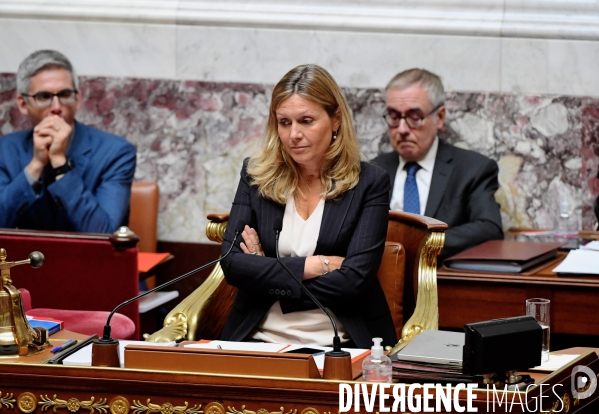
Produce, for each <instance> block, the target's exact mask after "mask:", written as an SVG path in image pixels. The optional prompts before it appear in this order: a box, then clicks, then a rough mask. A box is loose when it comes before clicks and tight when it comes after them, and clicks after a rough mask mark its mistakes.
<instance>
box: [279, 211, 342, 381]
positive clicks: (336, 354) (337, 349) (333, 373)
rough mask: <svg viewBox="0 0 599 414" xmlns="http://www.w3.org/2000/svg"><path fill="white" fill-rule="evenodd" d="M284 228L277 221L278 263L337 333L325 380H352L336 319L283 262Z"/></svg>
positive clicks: (325, 358) (326, 365)
mask: <svg viewBox="0 0 599 414" xmlns="http://www.w3.org/2000/svg"><path fill="white" fill-rule="evenodd" d="M282 227H283V223H282V221H281V220H280V219H278V220H276V221H275V252H276V254H277V262H279V264H280V265H281V266H282V267H283V269H285V271H286V272H287V273H288V274H289V276H291V278H292V279H293V280H295V282H296V283H297V284H298V285H299V286H300V288H301V289H302V290H303V291H304V293H305V294H306V295H307V296H308V297H309V298H310V299H311V300H312V302H314V303H315V304H316V306H318V307H319V308H320V309H321V310H322V311H323V312H324V314H325V315H327V316H328V317H329V319H330V320H331V324H332V325H333V331H334V332H335V336H333V350H332V351H328V352H326V353H325V354H324V372H323V378H324V379H338V380H348V381H349V380H352V379H353V375H352V369H351V354H350V353H349V352H347V351H343V350H342V349H341V339H340V338H339V333H338V331H337V323H335V319H333V316H331V314H330V313H329V312H328V311H327V310H326V309H325V307H324V306H323V305H322V303H320V301H319V300H318V299H316V297H315V296H314V295H313V294H312V292H310V290H309V289H308V288H307V287H305V286H304V284H303V283H302V282H300V281H299V280H297V279H296V278H295V276H294V275H293V272H292V271H291V269H289V267H287V265H286V264H285V263H283V261H282V260H281V256H280V255H279V233H280V231H281V228H282Z"/></svg>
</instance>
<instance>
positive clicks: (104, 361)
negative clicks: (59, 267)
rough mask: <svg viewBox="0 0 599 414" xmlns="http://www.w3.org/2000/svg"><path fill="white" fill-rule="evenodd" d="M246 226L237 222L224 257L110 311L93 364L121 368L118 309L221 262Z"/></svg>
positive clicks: (95, 344)
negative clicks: (115, 324)
mask: <svg viewBox="0 0 599 414" xmlns="http://www.w3.org/2000/svg"><path fill="white" fill-rule="evenodd" d="M244 226H245V224H243V222H242V221H241V220H240V221H239V223H237V227H236V230H235V236H234V237H233V241H232V242H231V247H229V250H228V251H227V252H226V253H225V254H224V255H223V256H222V257H219V258H218V259H216V260H213V261H211V262H210V263H206V264H205V265H203V266H200V267H198V268H197V269H194V270H192V271H190V272H187V273H185V274H184V275H181V276H179V277H176V278H175V279H173V280H169V281H168V282H166V283H163V284H162V285H160V286H156V287H155V288H153V289H150V290H148V291H145V292H142V293H140V294H139V295H137V296H135V297H133V298H131V299H128V300H126V301H125V302H123V303H121V304H119V305H118V306H117V307H116V308H114V310H113V311H112V312H110V315H108V319H107V320H106V325H104V331H103V334H102V338H98V339H94V341H93V345H92V366H93V367H116V368H119V367H120V366H121V362H120V358H119V341H118V340H116V339H114V338H112V337H111V336H110V331H111V327H110V320H111V319H112V315H114V314H115V313H116V311H118V310H119V309H120V308H122V307H123V306H126V305H128V304H130V303H131V302H134V301H136V300H138V299H139V298H142V297H144V296H146V295H149V294H150V293H152V292H155V291H157V290H159V289H162V288H165V287H167V286H170V285H172V284H173V283H177V282H178V281H180V280H183V279H185V278H186V277H189V276H191V275H194V274H196V273H198V272H200V271H202V270H204V269H206V268H207V267H209V266H212V265H214V264H216V263H218V262H220V261H221V260H222V259H224V258H225V257H227V256H228V255H229V253H231V250H233V246H235V241H236V240H237V237H238V236H239V233H241V232H242V231H243V228H244Z"/></svg>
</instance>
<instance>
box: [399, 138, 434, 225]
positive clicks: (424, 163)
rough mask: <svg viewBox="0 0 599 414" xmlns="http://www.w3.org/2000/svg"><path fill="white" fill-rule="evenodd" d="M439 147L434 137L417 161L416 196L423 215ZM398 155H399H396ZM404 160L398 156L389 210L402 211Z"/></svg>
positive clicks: (404, 176) (406, 174) (404, 180)
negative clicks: (426, 151)
mask: <svg viewBox="0 0 599 414" xmlns="http://www.w3.org/2000/svg"><path fill="white" fill-rule="evenodd" d="M438 148H439V138H438V137H435V140H434V141H433V145H431V148H430V149H429V150H428V153H427V154H426V155H425V157H424V159H422V160H421V161H418V165H420V167H421V168H420V169H419V170H418V171H417V172H416V184H417V185H418V198H419V199H420V214H421V215H424V212H425V211H426V202H427V200H428V193H429V191H430V189H431V181H432V179H433V168H434V167H435V158H437V149H438ZM398 156H399V155H398ZM405 165H406V160H404V159H403V158H401V156H399V166H398V167H397V174H395V182H394V183H393V195H392V196H391V210H397V211H403V187H404V185H405V183H406V177H407V176H408V173H407V171H406V170H405V169H404V166H405Z"/></svg>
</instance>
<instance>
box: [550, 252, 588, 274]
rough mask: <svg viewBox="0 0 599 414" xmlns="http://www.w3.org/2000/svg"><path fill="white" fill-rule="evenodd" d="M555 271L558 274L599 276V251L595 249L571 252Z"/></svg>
mask: <svg viewBox="0 0 599 414" xmlns="http://www.w3.org/2000/svg"><path fill="white" fill-rule="evenodd" d="M553 271H554V272H556V273H571V274H582V275H599V251H596V250H594V249H578V250H571V251H570V253H568V256H566V258H565V259H564V261H563V262H561V263H560V264H559V266H557V267H556V268H555V269H553Z"/></svg>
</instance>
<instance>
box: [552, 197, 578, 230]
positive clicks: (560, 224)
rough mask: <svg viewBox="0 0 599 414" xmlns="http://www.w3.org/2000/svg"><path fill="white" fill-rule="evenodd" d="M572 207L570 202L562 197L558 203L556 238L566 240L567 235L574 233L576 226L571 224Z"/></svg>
mask: <svg viewBox="0 0 599 414" xmlns="http://www.w3.org/2000/svg"><path fill="white" fill-rule="evenodd" d="M573 219H574V217H573V216H572V205H571V204H570V200H568V198H566V197H564V198H562V199H561V200H560V202H559V217H558V221H557V226H556V227H557V229H556V230H557V236H558V237H563V238H567V237H568V235H569V234H570V233H572V232H574V231H576V230H577V229H576V227H577V226H576V224H575V223H574V222H573Z"/></svg>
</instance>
